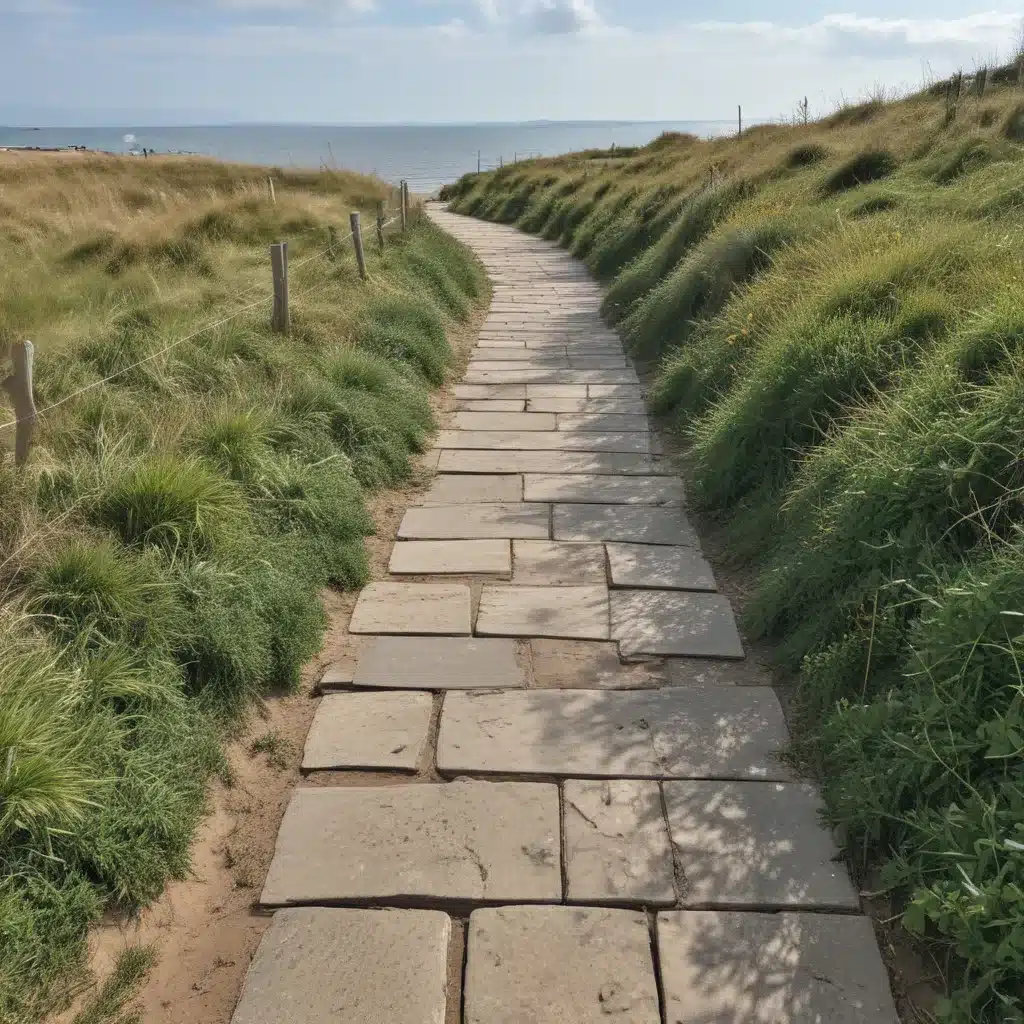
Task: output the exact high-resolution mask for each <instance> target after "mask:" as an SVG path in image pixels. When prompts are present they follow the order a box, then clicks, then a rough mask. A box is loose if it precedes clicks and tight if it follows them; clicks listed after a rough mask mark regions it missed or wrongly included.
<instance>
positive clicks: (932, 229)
mask: <svg viewBox="0 0 1024 1024" xmlns="http://www.w3.org/2000/svg"><path fill="white" fill-rule="evenodd" d="M981 86H982V83H981V82H980V81H976V80H975V79H974V78H971V79H970V80H969V81H968V80H966V79H965V80H964V82H963V87H962V91H961V94H960V95H959V96H956V94H955V89H954V90H953V92H952V93H951V92H950V90H949V89H948V88H947V84H946V83H939V84H938V85H936V86H935V87H934V88H930V89H927V90H925V91H923V92H921V93H920V94H917V95H914V96H910V97H907V98H905V99H902V100H900V101H898V102H890V103H882V102H870V103H865V104H861V105H859V106H847V107H844V108H842V109H840V110H838V111H837V112H835V113H834V114H833V115H832V116H830V117H827V118H825V119H824V120H821V121H817V122H814V123H811V124H807V125H803V124H800V125H793V126H771V127H758V128H753V129H750V130H748V131H746V132H744V133H743V136H742V137H741V138H733V139H722V140H717V141H711V142H707V141H700V140H697V139H695V138H692V137H687V136H674V135H669V136H665V137H663V138H661V139H659V140H657V141H656V142H654V143H652V144H651V145H650V146H648V147H646V148H645V149H642V150H640V151H638V152H636V153H635V154H631V155H629V156H627V157H625V158H621V157H619V156H617V155H612V154H610V153H603V152H602V153H598V152H595V153H582V154H575V155H571V156H566V157H563V158H559V159H555V160H542V161H536V162H532V163H529V164H525V165H518V166H514V167H506V168H504V169H503V170H501V171H498V172H495V173H489V174H485V175H479V176H478V175H471V176H468V177H466V178H464V179H463V180H462V181H461V182H459V183H458V184H457V185H456V186H453V187H452V188H451V189H450V190H449V191H450V193H451V198H453V199H454V201H455V208H456V209H458V210H460V211H461V212H464V213H470V214H474V215H477V216H480V217H485V218H490V219H495V220H500V221H506V222H516V223H518V224H520V225H521V226H523V227H524V228H526V229H527V230H530V231H533V232H536V233H539V234H541V235H543V236H544V237H546V238H549V239H554V240H557V241H559V242H560V243H561V244H562V245H564V246H566V247H568V248H569V249H570V250H571V251H572V252H573V253H575V254H576V255H578V256H579V257H581V258H582V259H584V260H585V261H586V262H587V264H588V265H589V266H590V268H591V269H592V270H593V271H594V273H595V274H597V275H598V276H599V277H600V278H602V279H603V280H604V281H605V282H606V283H607V285H608V291H607V297H606V300H605V307H604V312H605V314H606V316H607V318H608V319H609V320H610V321H611V322H614V323H617V324H618V325H619V326H620V329H621V331H622V333H623V335H624V337H625V339H626V342H627V344H628V346H629V348H630V349H631V350H632V352H633V353H634V354H635V355H636V356H637V357H640V358H642V359H645V360H650V361H654V362H655V363H656V364H657V367H658V371H657V378H656V384H655V388H654V394H653V402H654V405H655V408H656V410H657V411H658V412H659V413H660V414H662V415H663V416H664V417H666V419H667V421H668V423H669V424H670V425H671V426H672V427H673V428H674V429H676V430H678V431H679V432H680V433H681V434H682V435H683V436H684V437H685V438H686V439H687V440H688V442H689V444H690V446H691V451H692V457H693V467H694V471H693V487H692V493H693V498H694V501H695V503H696V504H697V506H698V507H699V509H700V510H701V511H702V513H703V514H704V515H706V516H707V517H709V518H711V519H714V520H717V521H718V522H719V523H720V524H721V527H722V530H723V532H724V536H725V537H726V538H727V541H728V544H729V549H730V551H731V553H732V556H733V557H734V558H735V559H736V560H737V561H738V562H742V563H745V564H748V565H750V566H752V567H753V568H754V569H755V570H756V578H757V587H756V591H755V593H754V595H753V599H752V600H751V602H750V605H749V607H748V610H747V616H746V617H747V623H746V625H747V627H748V629H749V630H750V631H751V632H752V633H753V634H754V635H756V636H758V637H763V638H767V639H769V640H771V641H772V642H773V643H774V645H775V648H776V650H777V651H778V656H779V660H780V663H781V665H782V667H783V668H785V669H787V670H789V671H791V672H793V673H794V674H795V676H796V694H797V704H798V708H799V712H800V716H801V719H802V724H803V729H802V742H801V746H802V748H803V751H804V753H805V754H806V755H807V756H808V758H810V759H811V761H812V762H813V763H814V764H815V765H816V767H817V769H818V770H819V771H820V773H821V778H822V779H823V780H824V781H823V785H824V790H825V795H826V799H827V804H828V814H829V817H830V819H831V822H832V824H833V825H835V826H836V827H837V829H838V830H839V834H840V836H841V837H842V839H843V841H844V843H845V847H846V851H847V853H848V855H849V857H850V859H851V861H852V863H853V864H854V866H855V868H856V869H857V870H858V872H859V873H860V874H861V876H862V877H863V878H865V880H867V881H869V884H870V887H872V888H876V889H885V890H887V891H888V892H889V893H890V894H891V896H892V898H893V899H894V900H895V901H896V903H897V905H898V906H899V907H901V908H902V909H903V910H904V911H905V913H904V916H903V922H904V925H905V926H906V928H908V929H909V930H910V931H911V932H913V933H914V934H915V935H917V936H919V937H920V938H921V940H922V941H925V942H928V943H931V944H933V948H934V949H935V950H936V951H937V953H938V955H939V962H940V963H942V964H946V965H948V975H949V993H950V996H949V999H948V1001H946V1002H945V1003H943V1004H942V1006H941V1007H940V1012H941V1015H942V1017H943V1019H946V1020H951V1021H958V1022H967V1021H989V1022H995V1021H1008V1020H1018V1019H1021V1018H1022V1017H1024V768H1022V765H1024V685H1022V677H1021V669H1020V666H1021V661H1022V658H1024V535H1022V532H1021V527H1022V496H1024V469H1022V467H1024V148H1022V142H1024V92H1022V91H1021V89H1020V88H1018V86H1017V72H1016V68H1008V69H990V71H989V72H988V74H987V78H986V81H985V82H984V88H982V87H981Z"/></svg>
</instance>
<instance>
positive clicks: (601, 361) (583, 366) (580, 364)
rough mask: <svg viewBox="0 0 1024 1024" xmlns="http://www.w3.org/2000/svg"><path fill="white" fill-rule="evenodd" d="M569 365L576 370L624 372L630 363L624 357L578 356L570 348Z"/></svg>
mask: <svg viewBox="0 0 1024 1024" xmlns="http://www.w3.org/2000/svg"><path fill="white" fill-rule="evenodd" d="M569 365H570V366H571V367H572V368H573V369H574V370H624V369H626V367H627V366H629V363H627V362H626V359H625V357H624V356H622V355H618V356H613V355H585V354H579V355H576V354H574V353H573V350H572V348H570V349H569Z"/></svg>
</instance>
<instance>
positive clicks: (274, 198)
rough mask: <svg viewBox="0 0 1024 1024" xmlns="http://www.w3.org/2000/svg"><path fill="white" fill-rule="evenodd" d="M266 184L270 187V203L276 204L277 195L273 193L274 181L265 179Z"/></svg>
mask: <svg viewBox="0 0 1024 1024" xmlns="http://www.w3.org/2000/svg"><path fill="white" fill-rule="evenodd" d="M267 182H268V184H269V185H270V201H271V202H272V203H275V204H276V203H277V193H276V192H275V191H274V179H273V178H270V177H268V178H267Z"/></svg>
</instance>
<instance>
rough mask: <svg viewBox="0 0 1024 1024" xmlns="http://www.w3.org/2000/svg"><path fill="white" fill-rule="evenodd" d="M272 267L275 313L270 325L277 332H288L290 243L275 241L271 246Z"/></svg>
mask: <svg viewBox="0 0 1024 1024" xmlns="http://www.w3.org/2000/svg"><path fill="white" fill-rule="evenodd" d="M270 269H271V270H272V271H273V274H274V313H273V315H272V317H271V319H270V327H271V330H273V331H274V332H275V333H277V334H287V333H288V330H289V326H290V325H289V321H288V243H287V242H275V243H274V244H273V245H272V246H271V247H270Z"/></svg>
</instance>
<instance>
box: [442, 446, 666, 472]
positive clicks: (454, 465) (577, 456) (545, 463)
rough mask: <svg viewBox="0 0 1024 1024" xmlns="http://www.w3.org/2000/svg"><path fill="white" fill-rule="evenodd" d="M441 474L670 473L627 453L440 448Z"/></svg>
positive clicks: (662, 463) (660, 462)
mask: <svg viewBox="0 0 1024 1024" xmlns="http://www.w3.org/2000/svg"><path fill="white" fill-rule="evenodd" d="M438 470H439V471H440V472H441V473H551V474H563V473H586V474H597V475H605V476H657V475H660V476H672V475H673V474H674V473H675V470H674V469H673V468H672V464H671V463H670V462H669V461H668V460H667V459H662V458H659V457H658V456H652V455H634V454H632V453H628V452H564V451H560V452H537V451H528V452H514V451H508V452H500V451H480V450H477V451H474V450H472V449H463V450H461V451H457V450H448V451H442V452H441V457H440V459H439V460H438Z"/></svg>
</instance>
